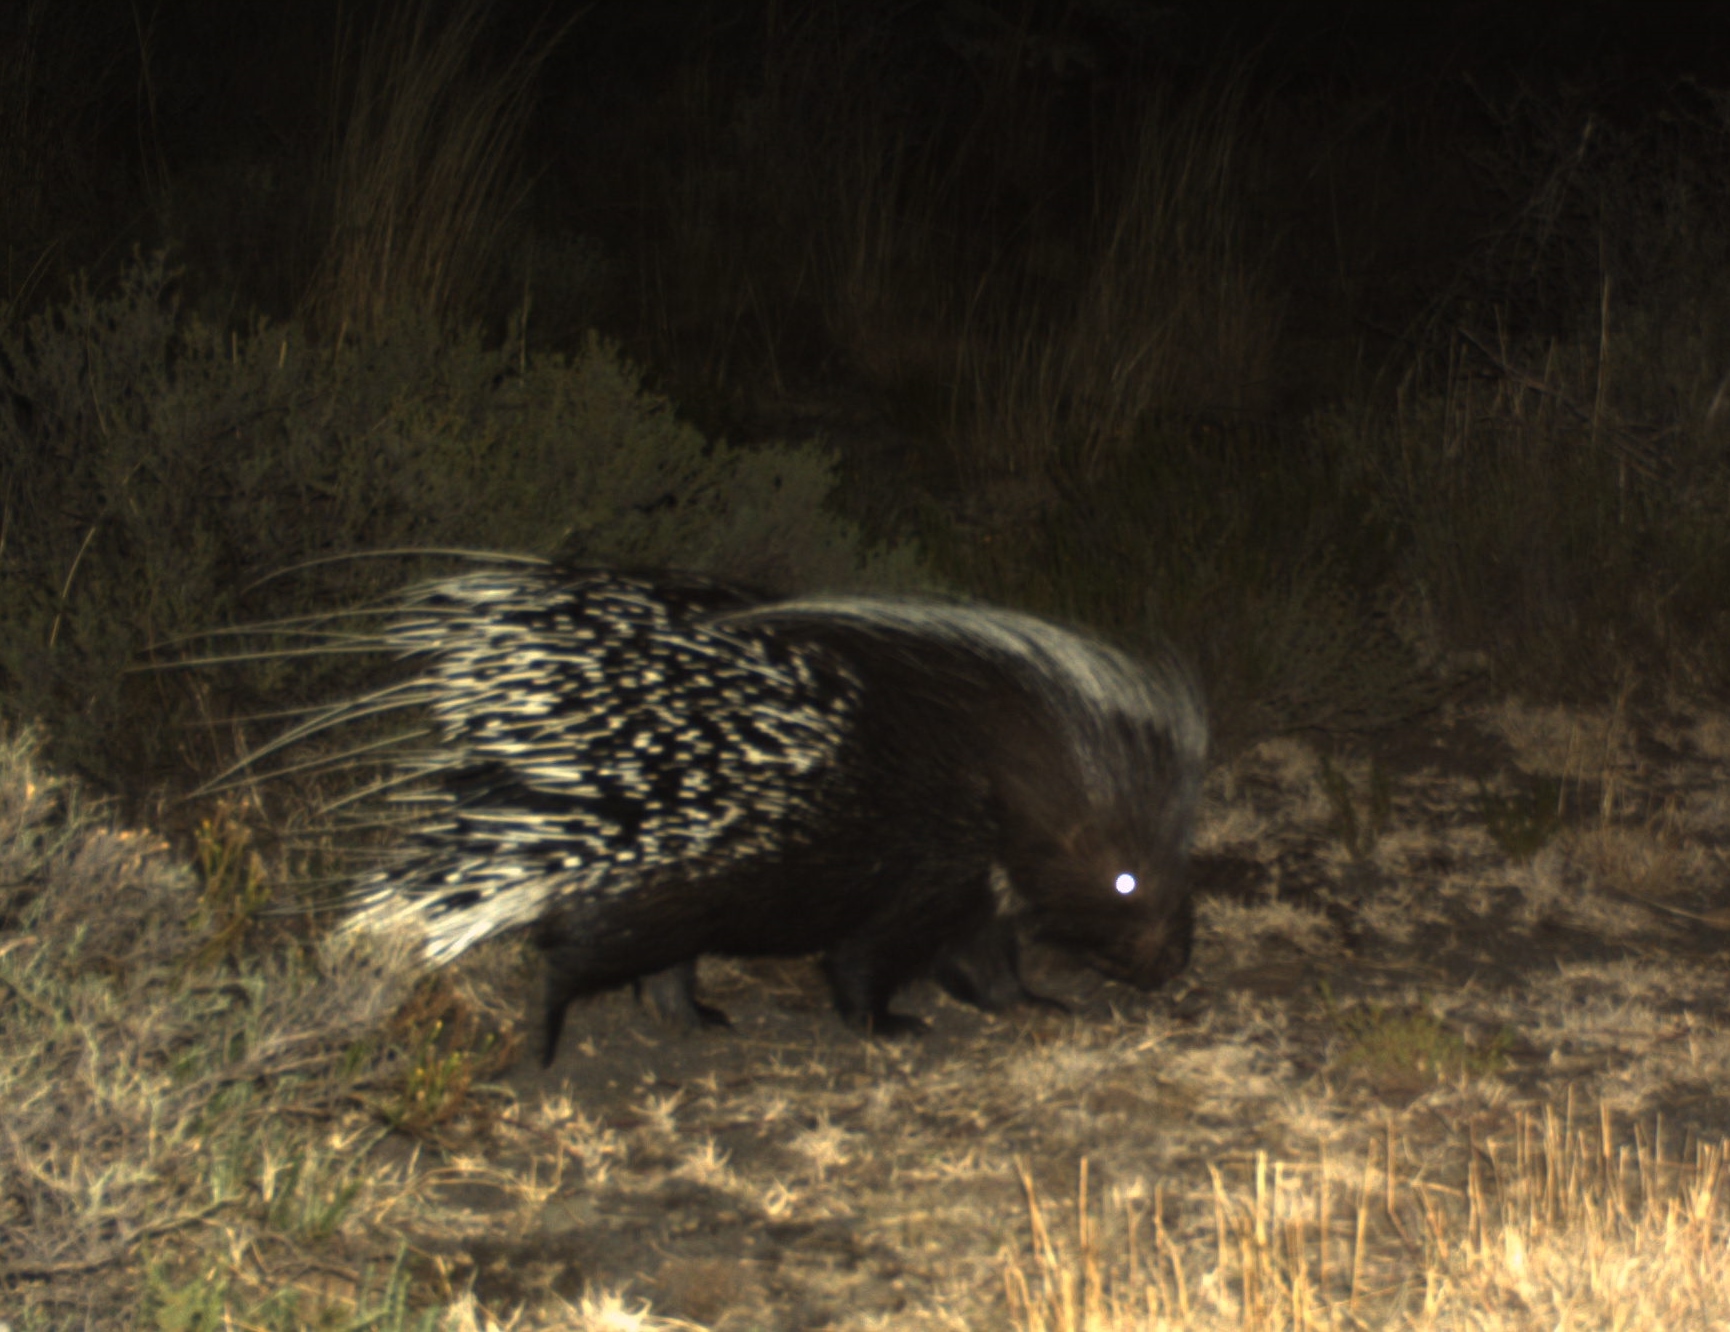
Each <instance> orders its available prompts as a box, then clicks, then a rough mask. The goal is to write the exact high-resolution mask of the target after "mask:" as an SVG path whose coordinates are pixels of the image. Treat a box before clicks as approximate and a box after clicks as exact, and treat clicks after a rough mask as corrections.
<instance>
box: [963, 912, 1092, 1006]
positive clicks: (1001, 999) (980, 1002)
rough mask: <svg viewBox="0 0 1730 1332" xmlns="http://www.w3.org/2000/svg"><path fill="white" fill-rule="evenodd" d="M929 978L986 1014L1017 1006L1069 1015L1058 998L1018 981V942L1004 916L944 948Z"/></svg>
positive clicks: (991, 920)
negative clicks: (1024, 1005)
mask: <svg viewBox="0 0 1730 1332" xmlns="http://www.w3.org/2000/svg"><path fill="white" fill-rule="evenodd" d="M932 979H933V980H935V981H936V982H937V983H938V984H939V985H941V986H942V987H943V989H944V990H945V992H947V993H948V994H949V996H950V997H951V998H954V999H959V1000H960V1001H961V1002H962V1003H964V1004H972V1005H973V1007H975V1008H979V1009H983V1010H984V1011H985V1012H987V1013H1001V1012H1003V1011H1004V1010H1005V1009H1009V1008H1014V1007H1015V1006H1016V1005H1018V1004H1033V1005H1035V1006H1037V1007H1040V1008H1050V1009H1055V1010H1056V1011H1058V1012H1060V1013H1067V1012H1069V1005H1068V1004H1066V1003H1064V1002H1063V1001H1062V1000H1061V999H1053V998H1051V997H1050V996H1049V995H1043V994H1038V993H1035V992H1034V991H1032V990H1030V989H1028V988H1027V983H1026V982H1025V981H1023V980H1022V978H1021V940H1020V938H1019V936H1018V935H1017V934H1016V930H1015V922H1014V921H1013V920H1011V919H1010V918H1009V917H1007V916H1002V915H994V916H992V918H991V919H990V920H989V921H987V922H986V923H985V924H984V925H983V926H982V927H981V928H980V929H978V930H976V931H975V932H974V933H973V934H972V935H971V936H970V937H968V938H966V939H963V940H962V941H961V942H959V943H957V944H956V945H955V946H954V947H952V948H948V949H945V950H944V952H943V955H942V956H941V957H939V958H938V959H937V966H936V967H935V969H934V970H933V971H932Z"/></svg>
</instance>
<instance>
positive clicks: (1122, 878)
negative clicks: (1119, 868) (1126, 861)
mask: <svg viewBox="0 0 1730 1332" xmlns="http://www.w3.org/2000/svg"><path fill="white" fill-rule="evenodd" d="M1111 886H1112V887H1113V888H1115V889H1117V895H1118V896H1119V897H1128V896H1129V895H1130V894H1131V893H1133V892H1134V891H1135V890H1136V887H1137V884H1136V878H1135V875H1133V874H1131V873H1129V872H1128V871H1127V870H1125V871H1124V872H1123V873H1122V874H1119V875H1118V876H1117V878H1116V879H1115V880H1113V882H1112V885H1111Z"/></svg>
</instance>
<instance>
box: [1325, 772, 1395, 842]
mask: <svg viewBox="0 0 1730 1332" xmlns="http://www.w3.org/2000/svg"><path fill="white" fill-rule="evenodd" d="M1321 782H1322V790H1323V791H1324V792H1325V793H1326V795H1327V798H1328V804H1329V806H1330V807H1331V808H1332V810H1333V817H1332V818H1331V819H1330V820H1329V821H1328V831H1329V832H1330V833H1332V834H1333V835H1334V836H1335V837H1337V838H1338V839H1339V842H1340V845H1341V846H1343V847H1345V849H1346V851H1347V853H1348V854H1349V855H1350V856H1351V858H1352V859H1353V860H1355V861H1362V860H1367V859H1369V856H1370V853H1371V852H1372V851H1374V850H1375V848H1376V843H1377V842H1378V841H1380V840H1381V836H1382V834H1383V833H1384V832H1386V831H1387V828H1388V824H1389V823H1390V822H1391V821H1392V819H1393V811H1394V796H1393V787H1392V785H1391V784H1390V783H1389V781H1388V775H1387V773H1386V772H1384V771H1382V769H1381V767H1380V765H1379V764H1376V763H1373V762H1372V763H1371V764H1370V772H1369V776H1368V778H1367V779H1366V780H1365V783H1364V790H1363V792H1362V794H1361V796H1360V794H1359V793H1357V792H1355V791H1354V790H1353V789H1352V783H1351V779H1350V778H1349V777H1347V776H1346V775H1345V774H1344V773H1343V772H1341V771H1340V770H1339V769H1338V768H1336V767H1335V766H1334V765H1333V762H1332V760H1330V759H1329V758H1327V756H1326V755H1324V756H1323V757H1322V770H1321ZM1360 805H1361V806H1362V812H1361V813H1360V810H1359V807H1360Z"/></svg>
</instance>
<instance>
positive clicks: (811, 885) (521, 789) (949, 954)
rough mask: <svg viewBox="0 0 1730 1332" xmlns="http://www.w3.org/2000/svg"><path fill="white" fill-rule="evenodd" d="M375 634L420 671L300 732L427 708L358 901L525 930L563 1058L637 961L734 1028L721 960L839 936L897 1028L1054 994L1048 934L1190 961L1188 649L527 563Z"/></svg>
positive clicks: (925, 607) (456, 929) (549, 1032)
mask: <svg viewBox="0 0 1730 1332" xmlns="http://www.w3.org/2000/svg"><path fill="white" fill-rule="evenodd" d="M377 643H378V645H379V646H381V647H383V648H386V649H388V650H389V651H391V652H393V653H395V654H397V655H398V656H400V657H403V658H405V659H406V660H408V661H409V662H410V663H412V665H413V668H414V670H413V674H412V676H411V677H410V678H408V679H407V680H405V681H403V682H401V683H399V684H397V685H395V686H392V687H390V688H388V689H386V690H382V691H379V692H378V693H375V694H371V695H368V696H366V697H364V698H361V699H356V700H352V701H350V702H348V703H344V704H341V705H338V706H336V707H333V708H331V709H328V710H325V711H324V712H323V713H321V714H320V715H319V716H318V718H317V719H316V720H315V721H314V722H313V723H311V724H309V725H308V726H304V727H302V728H300V730H299V731H298V732H297V733H296V736H295V738H298V737H300V736H304V735H305V734H307V733H309V732H311V731H314V730H322V729H324V728H326V727H329V726H333V725H337V724H340V723H341V722H343V721H345V720H348V719H350V718H354V717H362V716H370V715H372V714H375V713H377V712H380V711H384V710H390V709H394V708H398V707H419V708H424V709H425V710H426V712H427V713H428V714H429V716H430V721H431V726H432V730H433V734H434V736H435V739H434V741H433V743H432V744H431V745H430V746H428V747H426V748H424V749H422V750H419V751H417V752H414V753H412V754H406V755H404V756H402V757H401V758H399V759H398V760H397V762H396V765H395V769H394V774H393V776H392V777H391V778H390V779H389V780H388V781H387V782H386V783H385V785H386V786H388V787H390V788H392V789H393V790H398V791H403V790H412V791H413V792H415V795H414V796H413V799H414V800H415V801H416V802H418V803H416V804H415V805H414V806H413V808H414V810H415V811H417V812H416V813H415V816H414V817H413V818H411V819H410V821H409V823H408V825H407V828H408V830H407V833H406V835H405V837H404V839H403V841H402V845H401V846H400V848H399V849H398V850H397V851H396V852H395V853H394V854H393V855H392V857H391V858H390V860H389V861H388V862H387V863H386V864H385V865H383V866H382V867H380V868H378V869H376V870H374V871H372V872H371V873H370V874H369V875H367V876H366V877H365V878H364V879H363V880H362V881H361V883H360V884H359V885H358V887H357V891H356V893H355V898H354V902H355V906H354V910H353V913H352V914H351V916H350V919H349V922H348V923H349V926H350V927H351V928H360V929H368V928H371V929H392V928H396V927H399V926H408V927H411V928H413V929H415V930H417V931H418V932H419V934H420V937H421V939H422V947H423V949H424V953H425V956H426V958H427V959H428V960H429V961H431V962H434V963H440V962H444V961H448V960H449V959H451V958H453V957H455V956H456V955H458V954H459V953H461V952H462V951H464V950H465V949H467V948H468V947H470V946H471V945H473V944H474V943H476V942H478V941H480V940H482V939H484V938H487V937H490V936H492V935H494V934H498V933H501V932H503V931H505V930H508V929H511V928H514V927H519V926H527V927H530V928H531V929H532V930H533V933H534V938H535V941H536V943H537V944H538V946H539V947H540V949H541V950H542V952H543V953H544V955H545V958H546V975H547V979H546V996H545V1008H544V1026H543V1040H544V1044H543V1058H544V1061H545V1062H547V1063H550V1062H551V1061H552V1058H553V1055H554V1053H555V1051H556V1049H557V1044H558V1039H559V1034H560V1031H561V1029H562V1026H563V1021H564V1015H565V1010H566V1008H567V1007H568V1005H569V1003H570V1002H571V1000H573V999H574V998H576V997H578V996H579V995H582V994H587V993H592V992H596V991H599V990H604V989H608V988H612V987H615V986H618V985H622V984H624V983H626V982H633V983H637V984H639V986H642V985H646V986H647V988H648V992H649V994H650V995H651V997H652V998H654V999H655V1001H656V1002H657V1004H658V1006H660V1007H662V1008H663V1010H665V1009H667V1008H669V1007H671V1008H674V1009H679V1010H682V1011H683V1012H684V1013H685V1015H687V1016H689V1017H695V1018H700V1019H702V1020H704V1021H709V1022H724V1021H725V1017H724V1015H722V1014H720V1013H719V1012H718V1011H717V1010H715V1009H712V1008H709V1007H707V1006H706V1005H703V1004H701V1003H699V1002H698V1001H697V1000H696V997H695V994H694V988H693V987H694V977H695V960H696V958H697V957H699V956H700V955H703V954H722V955H737V956H764V955H797V954H807V953H821V954H823V960H824V968H825V970H826V972H827V974H828V978H829V981H830V985H831V988H832V991H833V996H834V1002H835V1005H836V1008H837V1009H838V1011H839V1012H840V1014H841V1016H842V1017H843V1018H844V1019H845V1020H846V1021H848V1022H849V1023H851V1024H853V1025H855V1026H861V1027H865V1028H867V1029H868V1030H871V1031H874V1032H876V1033H880V1034H888V1033H895V1032H901V1031H905V1030H910V1029H913V1028H916V1027H918V1026H921V1025H923V1024H921V1023H919V1022H918V1020H917V1019H912V1018H906V1017H903V1016H901V1015H899V1014H896V1013H893V1012H892V1011H891V1010H890V1008H889V1003H890V1000H891V998H892V997H893V996H894V994H895V993H896V992H897V991H898V990H899V989H900V988H901V987H902V986H903V985H904V984H906V983H907V982H909V981H911V980H913V979H914V978H916V977H918V976H920V975H922V974H930V975H934V976H935V977H936V978H937V979H938V980H939V981H940V982H941V983H942V984H943V985H944V986H945V987H946V988H947V989H948V990H949V991H950V992H951V993H952V994H955V995H956V996H958V997H960V998H962V999H965V1000H967V1001H969V1002H972V1003H975V1004H977V1005H979V1006H981V1007H985V1008H1001V1007H1005V1006H1007V1005H1009V1004H1012V1003H1014V1002H1017V1001H1020V1000H1023V999H1030V998H1034V997H1035V996H1032V995H1031V994H1030V993H1029V992H1028V991H1027V989H1026V987H1025V986H1024V985H1023V984H1022V981H1021V977H1020V972H1019V965H1018V960H1017V954H1016V948H1017V936H1018V933H1019V932H1020V931H1022V930H1026V931H1029V932H1030V933H1032V934H1033V935H1035V936H1037V937H1039V938H1042V939H1044V940H1046V941H1048V942H1050V943H1053V944H1056V945H1058V946H1059V947H1061V948H1064V949H1066V950H1068V951H1070V952H1073V953H1075V954H1078V955H1079V956H1080V957H1081V958H1082V959H1084V960H1085V961H1087V962H1089V963H1091V964H1092V965H1093V966H1094V967H1095V968H1096V969H1097V970H1099V971H1101V972H1103V973H1104V974H1106V975H1107V976H1110V977H1113V978H1115V979H1119V980H1123V981H1127V982H1129V983H1131V984H1133V985H1137V986H1139V987H1142V988H1145V989H1151V988H1154V987H1156V986H1158V985H1159V984H1161V983H1163V982H1164V981H1165V980H1166V979H1168V978H1169V977H1170V976H1171V975H1173V974H1175V973H1176V972H1178V971H1180V970H1181V969H1182V968H1183V967H1184V966H1185V965H1186V963H1187V961H1188V955H1189V948H1190V942H1191V937H1192V934H1193V915H1192V907H1191V901H1190V897H1189V893H1188V889H1187V887H1186V885H1185V883H1184V874H1183V871H1184V860H1185V857H1186V852H1187V844H1188V838H1189V826H1190V822H1191V818H1192V813H1193V808H1194V804H1195V799H1196V794H1197V788H1198V785H1199V781H1200V776H1201V769H1202V764H1203V760H1204V754H1205V748H1206V740H1207V734H1206V723H1205V719H1204V714H1203V711H1202V707H1201V703H1200V701H1199V698H1198V696H1197V693H1196V690H1195V688H1194V686H1193V684H1192V683H1191V680H1190V677H1189V676H1188V674H1187V673H1186V672H1185V671H1184V670H1183V669H1182V668H1181V667H1180V666H1179V665H1177V664H1176V663H1175V662H1173V661H1170V660H1165V661H1161V662H1159V663H1158V664H1156V665H1154V666H1151V667H1144V666H1140V665H1137V664H1136V663H1134V662H1133V661H1131V659H1130V658H1128V657H1127V656H1125V655H1124V654H1122V653H1120V652H1118V651H1117V650H1115V649H1113V648H1111V647H1108V646H1106V645H1105V644H1103V643H1100V642H1098V641H1096V640H1094V639H1092V638H1089V637H1086V636H1084V635H1082V634H1079V633H1075V632H1072V631H1070V630H1066V629H1062V628H1059V627H1057V626H1056V625H1053V624H1050V623H1047V622H1046V621H1043V620H1040V619H1037V618H1035V617H1033V616H1030V615H1025V614H1021V613H1017V612H1013V611H1006V610H999V609H994V608H989V607H982V606H976V605H967V604H962V603H952V602H946V601H940V600H932V599H895V598H874V597H833V598H814V599H806V600H791V601H763V600H760V599H759V598H757V597H754V596H753V595H751V594H749V593H746V592H743V591H741V590H739V589H736V588H733V587H730V586H728V585H726V584H722V583H718V582H713V581H710V580H707V579H702V578H696V577H691V576H685V575H669V574H656V575H643V576H638V575H629V574H620V573H615V572H611V571H605V570H598V569H566V568H559V567H556V566H551V565H536V564H528V563H523V564H519V565H516V566H514V567H513V566H507V567H501V568H496V569H487V570H483V571H479V572H472V573H465V574H460V575H456V576H452V577H449V578H443V579H438V580H434V581H431V582H426V583H422V584H418V585H416V586H414V587H412V588H410V589H409V590H408V591H407V592H406V593H405V594H404V595H403V596H402V598H401V600H400V603H399V604H398V605H397V606H396V608H395V609H394V611H392V612H390V613H389V614H388V615H387V618H386V620H385V622H384V627H383V629H382V631H381V634H380V636H379V638H378V640H377Z"/></svg>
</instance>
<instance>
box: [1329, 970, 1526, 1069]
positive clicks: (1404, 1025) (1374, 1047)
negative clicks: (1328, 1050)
mask: <svg viewBox="0 0 1730 1332" xmlns="http://www.w3.org/2000/svg"><path fill="white" fill-rule="evenodd" d="M1321 993H1322V1001H1323V1003H1324V1004H1325V1005H1326V1006H1327V1010H1328V1015H1329V1017H1330V1018H1332V1020H1333V1022H1334V1025H1335V1026H1336V1027H1337V1028H1338V1030H1339V1032H1340V1034H1341V1036H1343V1037H1344V1038H1345V1044H1344V1046H1343V1048H1342V1049H1341V1050H1340V1052H1339V1053H1338V1054H1337V1055H1335V1057H1334V1063H1335V1065H1336V1067H1338V1068H1341V1069H1346V1070H1351V1071H1354V1072H1358V1073H1361V1074H1362V1075H1363V1076H1364V1077H1365V1078H1367V1079H1368V1080H1369V1081H1370V1082H1371V1083H1373V1084H1374V1085H1375V1086H1377V1087H1379V1088H1381V1089H1383V1090H1385V1091H1389V1092H1401V1091H1406V1092H1417V1091H1421V1090H1422V1089H1423V1088H1425V1087H1428V1086H1432V1085H1433V1084H1435V1083H1436V1082H1439V1081H1441V1080H1443V1079H1445V1078H1456V1077H1462V1076H1475V1077H1483V1076H1486V1075H1488V1074H1492V1073H1496V1072H1499V1071H1500V1070H1501V1069H1503V1068H1504V1067H1506V1066H1507V1062H1508V1049H1509V1047H1510V1046H1511V1045H1512V1044H1513V1033H1512V1032H1511V1031H1509V1030H1508V1029H1507V1028H1506V1027H1504V1028H1502V1029H1501V1030H1499V1031H1497V1032H1496V1034H1495V1035H1494V1036H1492V1037H1491V1038H1490V1039H1489V1040H1488V1041H1471V1040H1468V1039H1467V1038H1466V1037H1465V1036H1464V1035H1462V1034H1461V1033H1460V1032H1458V1031H1456V1030H1455V1029H1454V1028H1452V1027H1450V1026H1449V1025H1448V1024H1447V1023H1445V1022H1444V1021H1442V1020H1441V1019H1440V1018H1438V1017H1436V1016H1435V1014H1433V1013H1431V1012H1429V1011H1428V1010H1427V1009H1423V1008H1413V1007H1393V1006H1389V1005H1383V1004H1372V1003H1358V1004H1350V1005H1345V1006H1341V1005H1339V1004H1337V1003H1336V1002H1335V1000H1334V997H1333V992H1332V990H1331V989H1330V987H1328V986H1327V985H1326V984H1325V983H1324V984H1323V985H1322V987H1321Z"/></svg>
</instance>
